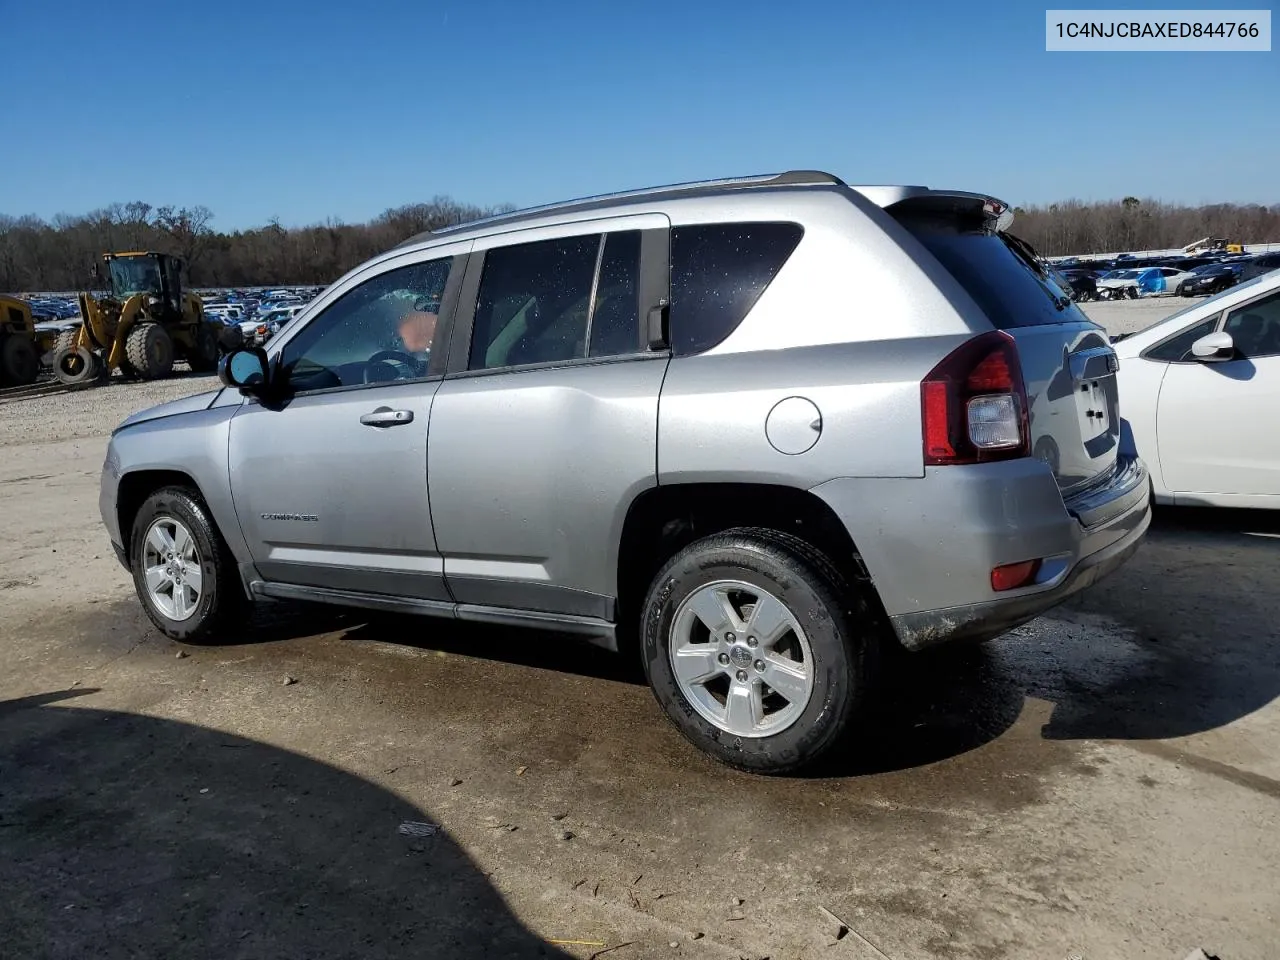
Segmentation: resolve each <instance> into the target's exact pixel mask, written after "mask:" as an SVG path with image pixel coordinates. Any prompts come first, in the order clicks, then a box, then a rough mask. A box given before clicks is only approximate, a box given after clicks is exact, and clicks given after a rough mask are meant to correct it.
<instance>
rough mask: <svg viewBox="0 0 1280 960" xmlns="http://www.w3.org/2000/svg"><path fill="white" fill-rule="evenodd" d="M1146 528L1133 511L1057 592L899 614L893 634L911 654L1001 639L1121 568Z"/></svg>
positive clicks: (1142, 515) (1147, 518) (1145, 514)
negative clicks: (1113, 538)
mask: <svg viewBox="0 0 1280 960" xmlns="http://www.w3.org/2000/svg"><path fill="white" fill-rule="evenodd" d="M1150 524H1151V511H1150V509H1146V508H1144V509H1141V510H1134V511H1132V514H1131V515H1130V516H1128V517H1126V527H1127V529H1126V530H1125V531H1124V532H1123V534H1122V536H1121V537H1120V538H1119V539H1118V540H1116V541H1115V542H1113V543H1111V544H1110V545H1109V546H1107V547H1104V548H1102V549H1101V550H1099V551H1097V552H1096V553H1093V554H1090V555H1088V556H1086V557H1084V558H1082V559H1081V560H1080V561H1079V562H1078V563H1076V565H1075V566H1074V567H1072V568H1071V569H1070V571H1069V572H1068V573H1067V575H1066V576H1065V577H1064V579H1063V580H1062V581H1061V582H1060V583H1058V584H1057V586H1053V587H1051V588H1049V589H1048V590H1041V591H1037V592H1034V593H1030V594H1027V595H1025V596H1016V597H1009V598H1003V597H1002V598H1000V599H998V600H987V601H984V602H982V603H971V604H967V605H964V606H959V607H948V608H946V609H943V610H925V611H920V612H917V613H906V614H899V615H898V616H896V617H890V618H889V620H890V622H891V623H892V624H893V630H894V633H896V634H897V635H898V639H899V640H900V641H902V645H903V646H904V647H906V648H907V649H909V650H921V649H923V648H925V647H929V646H933V645H934V644H936V643H942V642H945V641H948V640H984V639H990V638H991V637H996V636H999V635H1000V634H1002V633H1004V632H1005V631H1007V630H1012V629H1013V628H1014V627H1017V626H1020V625H1021V624H1024V623H1026V622H1027V621H1029V620H1034V619H1035V618H1036V617H1038V616H1040V614H1042V613H1044V612H1045V611H1046V610H1048V609H1050V608H1051V607H1055V606H1057V605H1058V604H1059V603H1061V602H1062V601H1063V600H1065V599H1067V597H1069V596H1071V595H1072V594H1073V593H1079V592H1080V591H1081V590H1083V589H1084V588H1085V587H1087V586H1089V585H1090V584H1093V583H1096V582H1097V581H1099V580H1101V579H1102V578H1103V577H1105V576H1106V575H1107V574H1109V573H1111V571H1113V570H1115V569H1116V568H1118V567H1120V566H1121V565H1122V564H1123V563H1124V562H1125V561H1126V560H1128V559H1129V558H1130V557H1131V556H1133V555H1134V554H1135V553H1136V552H1137V551H1138V547H1139V546H1141V544H1142V538H1143V536H1144V535H1145V534H1146V532H1147V527H1148V526H1149V525H1150Z"/></svg>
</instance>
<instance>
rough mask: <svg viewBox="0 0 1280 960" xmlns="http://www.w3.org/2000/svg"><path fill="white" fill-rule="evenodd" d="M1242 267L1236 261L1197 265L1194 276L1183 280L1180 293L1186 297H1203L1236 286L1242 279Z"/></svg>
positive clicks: (1193, 271) (1193, 272)
mask: <svg viewBox="0 0 1280 960" xmlns="http://www.w3.org/2000/svg"><path fill="white" fill-rule="evenodd" d="M1240 270H1241V267H1240V265H1239V264H1236V263H1209V264H1205V265H1204V266H1202V267H1196V268H1195V269H1193V270H1192V271H1191V273H1192V276H1191V277H1189V278H1188V279H1186V280H1184V281H1182V284H1181V286H1180V287H1179V293H1180V295H1181V296H1184V297H1203V296H1206V295H1209V294H1214V293H1219V292H1221V291H1223V290H1226V289H1227V288H1228V287H1234V286H1235V285H1236V283H1237V281H1238V280H1239V279H1240Z"/></svg>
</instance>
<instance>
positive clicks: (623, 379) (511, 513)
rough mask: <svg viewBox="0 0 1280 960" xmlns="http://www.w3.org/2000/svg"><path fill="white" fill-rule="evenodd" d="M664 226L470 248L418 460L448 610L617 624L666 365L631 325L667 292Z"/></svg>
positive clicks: (530, 236)
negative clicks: (427, 439)
mask: <svg viewBox="0 0 1280 960" xmlns="http://www.w3.org/2000/svg"><path fill="white" fill-rule="evenodd" d="M667 227H668V223H667V220H666V218H665V217H661V216H657V215H646V216H642V217H624V218H616V219H614V220H609V221H603V222H596V223H594V224H592V225H591V226H590V227H588V228H587V229H590V230H591V232H590V233H588V234H586V235H582V233H581V231H582V230H583V229H584V227H583V226H582V225H577V226H576V227H575V226H566V227H561V228H556V229H542V230H537V231H525V232H522V233H521V234H507V235H504V236H502V237H500V238H493V239H491V240H489V241H488V242H489V243H490V244H493V246H491V247H490V249H488V250H486V251H485V253H484V255H483V260H481V257H480V256H479V254H478V251H479V249H480V247H481V245H482V243H483V242H484V241H477V242H476V248H477V254H476V255H473V256H472V258H471V267H470V268H469V277H468V281H467V284H466V288H467V289H468V290H472V289H474V293H471V294H470V295H469V294H468V293H464V294H463V300H462V305H461V306H460V308H459V316H458V324H457V332H456V334H455V343H454V345H453V347H452V348H451V350H450V353H451V360H450V370H449V375H448V377H447V378H446V380H445V382H444V384H443V385H442V386H441V387H440V391H439V393H437V395H436V399H435V403H434V405H433V407H432V411H431V449H430V451H429V454H428V476H429V487H430V491H431V502H432V510H433V516H434V517H435V521H436V536H437V540H438V543H439V549H440V553H441V554H442V555H443V558H444V572H445V576H446V579H447V582H448V586H449V589H450V591H451V593H452V594H453V596H454V598H455V599H456V600H457V601H458V602H459V603H463V604H479V605H484V606H496V607H509V608H518V609H524V610H537V611H543V612H548V613H555V614H572V615H578V616H590V617H600V618H604V619H609V618H611V617H612V616H613V602H614V597H615V595H616V579H617V578H616V570H617V552H616V551H617V543H618V539H619V536H620V535H621V532H622V524H623V520H624V519H625V517H626V511H627V508H628V506H629V505H630V503H631V501H632V499H633V498H634V497H635V496H636V495H637V494H638V493H639V492H640V491H642V490H644V489H646V488H648V487H651V486H653V485H654V484H655V483H656V476H655V473H656V470H655V467H656V454H657V422H658V395H659V393H660V391H661V388H662V379H663V375H664V373H665V371H666V366H667V358H666V354H665V352H664V353H661V354H656V353H651V352H648V351H647V349H646V347H645V344H646V342H647V341H646V340H645V339H643V338H642V322H643V320H644V318H645V317H646V316H647V315H648V313H649V309H650V308H651V307H656V306H658V304H659V303H660V302H661V301H662V300H664V299H665V297H666V295H667V294H666V289H667V288H666V282H667V281H666V246H667V236H668V230H667ZM574 229H576V230H577V231H579V233H578V234H573V233H571V231H572V230H574ZM498 244H500V245H498ZM642 250H643V251H644V256H643V257H642ZM642 260H643V264H642ZM471 271H474V274H472V273H471ZM458 338H464V339H458Z"/></svg>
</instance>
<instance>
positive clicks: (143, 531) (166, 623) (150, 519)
mask: <svg viewBox="0 0 1280 960" xmlns="http://www.w3.org/2000/svg"><path fill="white" fill-rule="evenodd" d="M179 527H180V528H181V529H182V530H183V531H185V536H181V535H178V534H177V528H179ZM155 528H158V530H159V531H163V533H161V532H153V529H155ZM164 533H167V534H168V539H169V540H170V541H172V542H173V545H174V547H175V548H177V549H176V551H175V552H176V553H177V556H175V557H173V558H172V560H171V559H170V558H169V557H168V556H166V555H165V553H164V552H163V551H162V550H161V549H160V546H161V545H162V544H163V543H164V542H165V536H164V535H163V534H164ZM188 545H189V549H183V548H185V547H187V546H188ZM179 560H181V561H183V564H182V566H181V567H179V566H174V565H171V564H172V563H173V562H174V561H179ZM157 561H158V562H157ZM129 566H130V569H131V570H132V571H133V585H134V589H135V590H136V592H137V594H138V599H139V600H140V601H141V602H142V607H143V609H144V610H146V612H147V616H148V617H150V618H151V622H152V623H154V624H155V625H156V628H157V629H158V630H159V631H160V632H161V633H163V634H164V635H165V636H166V637H169V638H170V639H172V640H180V641H183V642H185V643H212V642H217V640H218V639H220V638H221V637H223V636H225V634H226V632H227V631H228V630H229V629H231V628H233V627H234V626H235V625H236V624H237V623H238V622H239V621H240V619H241V618H242V617H243V614H244V613H245V610H246V609H247V607H248V599H247V598H246V597H245V594H244V588H243V586H242V585H241V582H240V575H239V573H238V571H237V568H236V562H235V558H234V557H233V556H232V555H231V551H230V550H229V549H228V548H227V544H226V541H224V540H223V539H222V536H221V534H219V533H218V530H217V527H215V526H214V523H213V520H212V519H211V518H210V516H209V512H208V508H207V507H206V506H205V504H204V501H203V500H202V499H201V498H200V495H199V494H198V493H197V492H196V491H195V490H192V489H189V488H187V487H164V488H162V489H160V490H157V491H156V492H155V493H153V494H152V495H151V496H150V497H148V498H147V499H146V501H145V502H144V503H143V504H142V506H141V508H139V510H138V513H137V514H136V516H135V517H134V520H133V527H132V528H131V530H130V536H129ZM183 567H185V569H183ZM157 568H158V569H160V570H163V571H165V572H164V573H163V575H159V574H156V573H155V572H154V571H155V570H156V569H157ZM149 569H150V570H152V571H153V572H152V573H151V574H149V573H148V570H149ZM193 571H194V572H196V573H198V577H193ZM149 576H150V578H151V582H152V583H155V584H158V585H159V588H158V589H157V590H155V591H154V592H153V590H152V587H151V585H150V584H149V582H148V579H149ZM179 592H181V597H182V600H181V603H179V602H178V600H177V597H178V595H179ZM166 597H167V598H168V600H167V605H166Z"/></svg>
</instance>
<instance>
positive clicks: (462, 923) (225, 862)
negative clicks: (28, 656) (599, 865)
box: [0, 689, 568, 960]
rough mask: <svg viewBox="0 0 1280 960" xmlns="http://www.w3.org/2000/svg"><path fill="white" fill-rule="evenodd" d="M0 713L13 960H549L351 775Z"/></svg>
mask: <svg viewBox="0 0 1280 960" xmlns="http://www.w3.org/2000/svg"><path fill="white" fill-rule="evenodd" d="M94 692H96V691H93V690H87V689H82V690H67V691H55V692H50V693H47V694H43V695H39V696H32V697H26V698H23V699H19V700H9V701H4V702H0V771H2V772H3V776H2V778H0V890H3V891H4V908H3V909H2V910H0V945H2V949H0V952H2V953H3V954H4V955H5V956H11V957H30V958H37V957H90V956H92V957H105V958H117V957H118V958H125V957H139V956H146V957H176V956H192V955H200V956H209V957H220V958H241V957H243V958H250V957H267V956H269V957H281V958H285V957H288V958H292V957H297V958H323V957H357V956H358V957H362V958H369V957H392V956H395V957H402V956H424V957H425V956H440V957H459V958H477V960H478V958H489V957H496V956H504V957H506V956H511V957H567V956H568V954H565V953H563V952H562V951H560V950H558V949H557V948H556V947H554V946H552V945H550V944H549V943H547V942H546V941H543V940H541V939H540V938H539V937H537V936H536V935H535V934H533V933H532V932H530V931H529V930H527V929H526V928H525V927H523V926H522V925H521V923H520V922H519V921H518V920H517V919H516V918H515V917H514V916H513V915H512V914H511V911H510V910H509V909H508V908H507V907H506V905H505V903H504V901H503V899H502V897H501V896H500V895H499V894H498V893H497V892H496V891H495V890H494V888H493V887H492V886H491V885H490V883H489V882H488V881H487V880H486V879H485V876H484V875H483V874H482V873H481V871H480V870H479V869H478V868H477V866H476V865H475V864H474V863H472V861H471V860H470V859H469V858H468V857H467V855H466V853H465V852H464V851H463V850H462V849H461V848H460V847H459V846H458V844H457V843H456V842H454V841H453V840H452V839H451V838H450V837H449V836H448V834H447V833H446V832H444V831H443V830H441V831H439V832H436V833H435V834H434V835H432V836H426V837H411V836H405V835H401V834H400V833H399V832H398V831H399V827H400V825H401V824H402V823H406V822H412V823H430V822H431V821H432V817H431V815H430V813H429V812H428V811H424V810H421V809H418V808H416V807H414V806H413V805H411V804H409V803H408V802H406V801H405V800H403V799H402V798H400V797H398V796H396V795H394V794H392V793H389V792H387V791H385V790H383V789H381V788H379V787H377V786H374V785H373V784H370V783H368V782H366V781H364V780H362V779H360V778H359V777H356V776H353V775H351V774H349V773H345V772H343V771H340V770H338V769H335V768H334V767H330V766H328V765H326V764H323V763H319V762H317V761H315V760H312V759H308V758H306V757H302V756H299V755H297V754H294V753H290V752H288V751H286V750H281V749H279V748H276V747H272V746H268V745H266V744H263V743H258V742H255V741H252V740H246V739H242V738H240V737H236V736H232V735H229V734H225V733H219V732H216V731H213V730H207V729H204V728H201V727H196V726H191V725H188V724H184V723H178V722H174V721H169V720H162V719H157V718H154V717H147V716H140V715H137V714H131V713H119V712H114V711H107V710H99V709H91V708H85V707H78V706H76V705H75V704H74V702H72V701H74V699H75V698H78V697H83V696H86V695H89V694H91V693H94Z"/></svg>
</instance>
